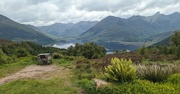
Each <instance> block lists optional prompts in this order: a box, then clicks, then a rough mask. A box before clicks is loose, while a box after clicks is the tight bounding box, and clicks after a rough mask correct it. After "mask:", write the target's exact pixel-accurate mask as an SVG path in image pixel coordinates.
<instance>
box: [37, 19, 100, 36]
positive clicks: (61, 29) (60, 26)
mask: <svg viewBox="0 0 180 94" xmlns="http://www.w3.org/2000/svg"><path fill="white" fill-rule="evenodd" d="M96 23H97V21H93V22H90V21H81V22H79V23H76V24H74V23H67V24H65V23H55V24H52V25H50V26H41V27H39V29H41V30H42V31H43V32H44V33H47V34H49V35H53V36H56V37H65V38H67V37H78V36H79V35H81V34H82V33H83V32H85V31H87V30H88V29H89V28H91V27H92V26H94V25H95V24H96Z"/></svg>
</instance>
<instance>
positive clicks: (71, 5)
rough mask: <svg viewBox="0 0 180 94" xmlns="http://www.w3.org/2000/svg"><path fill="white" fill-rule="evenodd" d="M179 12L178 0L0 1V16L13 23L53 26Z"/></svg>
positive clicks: (179, 2)
mask: <svg viewBox="0 0 180 94" xmlns="http://www.w3.org/2000/svg"><path fill="white" fill-rule="evenodd" d="M157 11H160V12H161V13H164V14H170V13H173V12H180V0H11V1H9V0H0V14H2V15H5V16H7V17H9V18H11V19H13V20H15V21H17V22H20V23H26V24H32V25H36V26H39V25H49V24H53V23H56V22H63V23H67V22H74V23H76V22H79V21H87V20H90V21H91V20H93V21H94V20H101V19H103V18H104V17H106V16H108V15H113V16H118V17H123V18H127V17H130V16H133V15H144V16H149V15H153V14H154V13H156V12H157Z"/></svg>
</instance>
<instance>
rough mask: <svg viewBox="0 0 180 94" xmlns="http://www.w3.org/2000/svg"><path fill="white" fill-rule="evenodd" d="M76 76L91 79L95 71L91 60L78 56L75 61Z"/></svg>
mask: <svg viewBox="0 0 180 94" xmlns="http://www.w3.org/2000/svg"><path fill="white" fill-rule="evenodd" d="M76 64H77V65H76V70H75V72H76V74H77V75H76V76H77V77H78V79H92V78H94V77H95V74H96V73H97V71H96V70H95V69H94V68H93V66H92V64H93V62H92V61H90V60H88V59H86V58H79V59H78V60H77V61H76Z"/></svg>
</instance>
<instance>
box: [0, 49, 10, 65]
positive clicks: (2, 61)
mask: <svg viewBox="0 0 180 94" xmlns="http://www.w3.org/2000/svg"><path fill="white" fill-rule="evenodd" d="M7 59H8V57H7V56H6V55H5V54H4V53H3V51H2V50H1V49H0V64H6V63H8V61H7Z"/></svg>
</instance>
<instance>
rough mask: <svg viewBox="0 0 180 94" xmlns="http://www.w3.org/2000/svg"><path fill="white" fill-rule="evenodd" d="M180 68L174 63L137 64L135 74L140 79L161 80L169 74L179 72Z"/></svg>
mask: <svg viewBox="0 0 180 94" xmlns="http://www.w3.org/2000/svg"><path fill="white" fill-rule="evenodd" d="M179 72H180V68H179V66H176V65H157V64H152V65H138V66H137V75H138V76H139V78H141V79H146V80H149V81H152V82H161V81H164V80H166V79H167V78H168V77H169V76H170V75H172V74H174V73H179Z"/></svg>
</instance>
